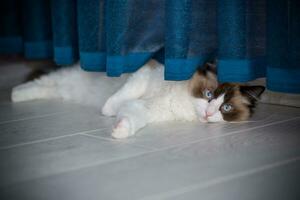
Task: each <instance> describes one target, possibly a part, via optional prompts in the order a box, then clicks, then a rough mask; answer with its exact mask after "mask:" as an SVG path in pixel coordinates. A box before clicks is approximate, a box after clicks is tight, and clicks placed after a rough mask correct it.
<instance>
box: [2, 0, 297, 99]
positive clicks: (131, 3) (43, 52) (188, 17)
mask: <svg viewBox="0 0 300 200" xmlns="http://www.w3.org/2000/svg"><path fill="white" fill-rule="evenodd" d="M0 23H1V25H0V53H1V54H15V53H23V55H24V56H25V57H26V58H30V59H45V58H53V59H54V61H55V62H56V63H57V64H59V65H70V64H73V63H75V62H77V61H78V60H80V63H81V67H82V68H83V69H84V70H87V71H106V72H107V75H108V76H120V75H121V74H122V73H126V72H134V71H135V70H137V69H138V68H139V67H141V66H142V65H143V64H144V63H145V62H147V60H149V59H150V58H152V57H154V58H156V59H158V60H159V61H161V62H163V63H164V64H165V79H166V80H186V79H189V78H190V77H191V75H192V74H193V72H194V71H195V69H196V68H197V67H198V66H199V65H201V64H203V62H205V61H206V60H208V59H211V58H215V57H216V58H217V59H218V78H219V81H221V82H225V81H226V82H227V81H229V82H245V81H249V80H253V79H256V78H259V77H266V78H267V87H268V89H270V90H274V91H280V92H289V93H300V37H299V36H300V1H299V0H88V1H84V0H64V1H60V0H43V1H41V0H2V1H1V2H0Z"/></svg>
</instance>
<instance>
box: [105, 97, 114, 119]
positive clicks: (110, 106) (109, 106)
mask: <svg viewBox="0 0 300 200" xmlns="http://www.w3.org/2000/svg"><path fill="white" fill-rule="evenodd" d="M102 114H103V115H105V116H109V117H110V116H115V115H116V114H117V108H116V106H115V104H114V103H113V101H112V100H111V99H108V100H107V101H106V102H105V104H104V106H103V107H102Z"/></svg>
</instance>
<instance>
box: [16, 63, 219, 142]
mask: <svg viewBox="0 0 300 200" xmlns="http://www.w3.org/2000/svg"><path fill="white" fill-rule="evenodd" d="M209 73H210V72H209ZM210 74H211V77H209V78H208V81H207V82H213V84H211V85H214V87H215V88H216V87H217V80H216V76H215V75H213V73H210ZM163 76H164V67H163V65H161V64H159V63H158V62H156V61H155V60H151V61H149V62H148V63H147V64H146V65H145V66H144V67H142V68H141V69H139V70H138V71H137V72H135V73H133V74H132V75H123V76H122V77H121V78H109V77H106V76H105V74H104V73H87V72H84V71H82V70H80V68H79V67H78V66H76V67H73V68H66V69H61V70H58V71H57V72H54V73H51V74H49V75H47V76H43V77H41V78H40V79H38V80H35V81H33V82H29V83H25V84H23V85H21V86H18V87H16V88H14V89H13V92H12V100H13V101H14V102H19V101H27V100H33V99H50V98H60V99H63V100H67V101H70V100H71V101H75V102H78V103H82V104H88V105H92V106H96V107H98V108H99V107H102V105H103V103H104V102H106V103H105V104H104V106H103V108H102V113H103V114H104V115H106V116H117V123H116V126H115V128H114V129H113V133H112V135H113V137H115V138H124V137H128V136H130V135H133V134H134V133H135V132H136V131H137V130H139V129H140V128H142V127H144V126H145V125H146V124H148V123H152V122H158V121H173V120H182V121H193V120H203V118H204V117H205V109H206V107H207V105H208V100H207V99H204V98H196V97H194V96H193V95H192V91H193V90H195V88H197V84H200V83H198V82H197V81H196V80H195V79H199V77H200V75H197V76H196V75H195V76H194V78H192V79H191V80H188V81H180V82H176V81H164V77H163ZM193 79H194V80H193ZM203 79H206V78H205V77H204V76H203ZM201 84H203V83H201ZM112 94H113V95H112ZM111 95H112V96H111ZM108 97H109V98H108Z"/></svg>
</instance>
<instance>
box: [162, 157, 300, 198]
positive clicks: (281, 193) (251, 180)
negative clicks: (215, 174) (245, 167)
mask: <svg viewBox="0 0 300 200" xmlns="http://www.w3.org/2000/svg"><path fill="white" fill-rule="evenodd" d="M267 167H268V166H267ZM299 169H300V159H299V160H298V161H297V162H291V163H287V164H286V165H283V166H281V167H276V166H275V167H274V168H273V169H270V170H262V171H258V172H257V173H253V174H251V173H250V174H249V175H248V174H246V175H245V176H242V177H234V176H233V177H229V178H228V179H226V177H225V178H224V179H218V180H215V181H214V182H213V181H210V182H209V183H208V184H199V185H196V187H187V188H186V190H185V191H184V190H183V191H182V193H181V194H178V195H176V196H173V195H169V198H165V199H172V200H187V199H191V200H192V199H195V200H198V199H203V200H233V199H242V200H253V199H255V200H268V199H272V200H283V199H288V200H299V199H300V190H299V185H300V178H299V177H300V172H299ZM210 183H211V184H210ZM174 195H175V193H174Z"/></svg>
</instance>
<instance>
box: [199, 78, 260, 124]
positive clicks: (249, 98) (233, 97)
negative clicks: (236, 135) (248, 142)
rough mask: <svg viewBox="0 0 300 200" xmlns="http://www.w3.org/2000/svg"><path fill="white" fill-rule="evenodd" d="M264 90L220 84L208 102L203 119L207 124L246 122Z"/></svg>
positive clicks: (233, 84) (257, 87)
mask: <svg viewBox="0 0 300 200" xmlns="http://www.w3.org/2000/svg"><path fill="white" fill-rule="evenodd" d="M264 90H265V87H263V86H246V85H240V84H235V83H224V84H221V85H219V86H218V88H217V89H216V90H215V91H214V94H213V99H211V100H210V101H209V104H208V106H207V109H206V117H205V119H206V120H207V121H208V122H219V121H228V122H233V121H244V120H247V119H248V118H249V117H250V116H251V115H252V113H253V110H254V108H255V105H256V102H257V100H258V98H259V97H260V95H261V94H262V93H263V92H264Z"/></svg>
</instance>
